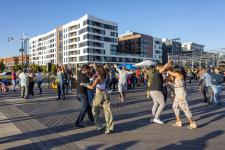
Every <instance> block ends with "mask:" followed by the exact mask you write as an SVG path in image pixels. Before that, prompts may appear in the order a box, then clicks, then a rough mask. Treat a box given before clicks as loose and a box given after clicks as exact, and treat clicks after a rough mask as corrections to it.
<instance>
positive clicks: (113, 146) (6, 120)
mask: <svg viewBox="0 0 225 150" xmlns="http://www.w3.org/2000/svg"><path fill="white" fill-rule="evenodd" d="M196 89H197V83H192V84H188V89H187V91H188V101H189V104H190V107H191V110H192V114H193V116H194V119H195V120H196V122H197V124H198V127H199V128H198V129H195V130H189V129H187V125H188V124H187V123H188V122H187V119H186V118H185V116H184V115H183V113H182V120H183V122H184V127H182V128H175V127H172V126H171V125H172V124H173V123H174V119H175V117H174V113H173V111H172V109H171V108H172V105H171V100H170V99H169V100H168V101H167V106H166V108H165V110H164V112H163V114H162V116H161V119H162V120H163V121H165V122H166V124H165V125H158V124H154V123H150V114H151V107H152V104H153V103H152V101H150V100H148V99H146V96H145V91H144V89H141V88H138V89H136V90H132V91H130V92H129V94H128V98H127V99H126V101H125V102H120V101H119V100H118V98H117V95H116V94H113V95H112V96H111V99H112V105H111V106H112V111H113V114H114V120H115V133H114V134H110V135H105V134H104V131H102V132H101V131H100V132H99V131H96V130H95V127H94V126H93V124H90V123H89V122H88V119H87V118H86V119H85V121H84V125H85V126H86V127H85V128H81V129H79V128H74V127H73V123H74V121H75V119H76V117H77V115H78V112H79V106H80V103H79V101H78V100H77V99H76V93H75V92H74V93H73V94H71V95H69V96H67V99H66V100H60V101H56V100H55V98H56V91H54V90H50V89H45V90H44V94H43V95H41V96H40V95H35V96H34V98H33V99H30V100H21V99H20V94H19V91H18V92H16V93H12V92H10V93H1V95H0V150H3V149H9V150H36V149H37V150H39V149H41V150H47V149H57V150H60V149H62V150H79V149H89V150H95V149H100V150H101V149H106V150H120V149H121V150H124V149H131V150H156V149H157V150H173V149H174V150H185V149H187V150H190V149H192V150H203V149H207V150H223V149H224V146H223V144H224V142H225V134H224V132H225V103H224V101H223V104H222V105H221V106H214V105H208V104H206V103H202V101H203V100H202V95H201V94H200V93H199V91H197V90H196ZM36 93H37V91H36ZM222 98H223V100H224V99H225V92H224V93H223V96H222ZM101 117H102V121H104V117H103V113H102V115H101Z"/></svg>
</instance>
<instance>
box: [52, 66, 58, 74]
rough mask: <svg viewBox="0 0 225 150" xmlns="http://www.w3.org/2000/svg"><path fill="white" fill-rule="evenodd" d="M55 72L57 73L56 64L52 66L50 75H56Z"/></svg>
mask: <svg viewBox="0 0 225 150" xmlns="http://www.w3.org/2000/svg"><path fill="white" fill-rule="evenodd" d="M56 72H57V66H56V64H52V70H51V73H52V74H56Z"/></svg>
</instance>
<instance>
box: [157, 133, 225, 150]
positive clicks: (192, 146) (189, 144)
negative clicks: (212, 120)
mask: <svg viewBox="0 0 225 150" xmlns="http://www.w3.org/2000/svg"><path fill="white" fill-rule="evenodd" d="M223 133H224V131H223V130H217V131H214V132H211V133H209V134H206V135H205V136H203V137H200V138H196V139H193V140H185V141H180V142H177V143H176V144H170V145H167V146H165V147H162V148H159V149H157V150H173V149H174V150H203V149H205V148H207V142H208V140H211V139H213V138H215V137H218V136H220V135H222V134H223ZM218 146H220V145H218ZM214 149H217V148H216V147H215V148H214Z"/></svg>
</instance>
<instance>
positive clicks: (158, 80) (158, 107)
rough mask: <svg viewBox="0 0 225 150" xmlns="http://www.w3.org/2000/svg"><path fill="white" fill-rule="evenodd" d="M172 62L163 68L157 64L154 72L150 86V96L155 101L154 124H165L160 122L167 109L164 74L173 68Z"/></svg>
mask: <svg viewBox="0 0 225 150" xmlns="http://www.w3.org/2000/svg"><path fill="white" fill-rule="evenodd" d="M171 63H172V60H170V61H169V62H168V63H167V64H165V65H164V66H162V65H161V64H157V65H156V66H155V70H154V71H153V77H152V84H151V86H150V95H151V97H152V99H153V107H152V116H153V117H154V119H153V122H155V123H158V124H164V122H162V121H161V120H160V118H159V117H160V114H161V112H162V111H163V109H164V107H165V98H164V95H163V76H162V73H163V72H164V71H165V70H166V69H168V68H169V67H171Z"/></svg>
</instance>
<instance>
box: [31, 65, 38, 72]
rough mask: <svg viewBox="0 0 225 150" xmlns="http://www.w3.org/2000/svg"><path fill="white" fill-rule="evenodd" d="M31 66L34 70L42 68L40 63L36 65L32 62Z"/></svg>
mask: <svg viewBox="0 0 225 150" xmlns="http://www.w3.org/2000/svg"><path fill="white" fill-rule="evenodd" d="M30 68H31V69H32V70H33V71H34V72H37V71H38V69H39V68H40V67H39V66H38V65H36V64H31V65H30Z"/></svg>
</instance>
